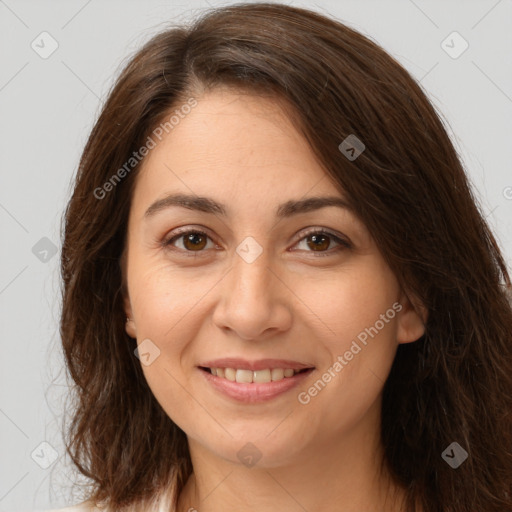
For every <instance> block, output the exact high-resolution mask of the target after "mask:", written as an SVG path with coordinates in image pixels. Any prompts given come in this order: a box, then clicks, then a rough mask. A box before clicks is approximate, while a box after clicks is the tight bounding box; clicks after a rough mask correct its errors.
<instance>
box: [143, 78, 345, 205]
mask: <svg viewBox="0 0 512 512" xmlns="http://www.w3.org/2000/svg"><path fill="white" fill-rule="evenodd" d="M196 99H197V105H196V106H195V107H194V108H192V109H190V112H189V113H188V114H186V115H183V116H182V117H181V119H180V121H179V122H178V123H177V124H176V125H174V126H173V127H172V129H168V133H165V132H164V134H163V135H162V137H161V140H160V141H157V143H156V146H155V147H154V148H153V149H152V150H151V151H150V152H149V154H148V155H147V156H146V157H145V159H144V160H143V162H142V167H141V169H140V171H139V174H138V176H137V186H136V193H135V198H134V199H136V198H137V197H141V196H143V197H144V198H146V199H147V198H152V199H153V198H155V197H158V196H161V195H162V194H163V193H164V192H170V191H179V192H184V193H187V194H191V193H192V194H196V195H204V196H206V195H212V193H213V192H218V194H216V195H217V197H219V198H220V197H221V196H224V197H226V196H229V197H230V198H231V200H232V199H233V198H234V197H244V198H249V197H257V198H258V199H259V200H260V201H265V202H266V203H269V202H272V203H275V202H279V203H282V202H283V199H285V198H288V197H293V198H294V199H298V198H300V197H302V196H305V195H306V194H307V195H325V194H329V195H331V196H332V195H338V196H340V192H339V191H338V190H339V188H338V189H337V188H336V186H335V184H334V183H333V182H332V181H331V179H330V178H329V177H328V176H327V174H326V172H325V171H324V169H323V168H322V165H321V163H320V162H319V161H318V160H317V158H316V156H315V155H314V153H313V151H312V150H311V148H310V147H309V144H308V143H307V141H306V140H305V138H304V137H303V136H302V134H301V133H300V132H299V131H298V130H297V128H296V127H295V126H294V124H293V121H292V120H291V119H290V117H289V116H288V114H287V111H286V110H284V108H283V104H282V102H280V101H278V100H277V99H273V98H269V97H261V96H256V95H250V94H247V93H242V92H237V91H234V90H232V89H224V88H221V89H214V90H213V91H210V92H208V93H206V94H204V95H203V96H201V97H198V98H196ZM176 108H179V106H178V107H175V109H176Z"/></svg>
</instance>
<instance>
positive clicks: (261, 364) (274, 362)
mask: <svg viewBox="0 0 512 512" xmlns="http://www.w3.org/2000/svg"><path fill="white" fill-rule="evenodd" d="M199 366H202V367H205V368H234V369H237V370H238V369H240V370H253V371H256V370H266V369H267V368H270V369H272V368H283V369H285V370H286V369H287V368H291V369H292V370H303V369H305V368H314V366H312V365H310V364H307V363H300V362H299V361H291V360H289V359H258V360H257V361H248V360H247V359H241V358H238V357H225V358H222V359H215V360H212V361H205V362H204V363H201V364H200V365H199Z"/></svg>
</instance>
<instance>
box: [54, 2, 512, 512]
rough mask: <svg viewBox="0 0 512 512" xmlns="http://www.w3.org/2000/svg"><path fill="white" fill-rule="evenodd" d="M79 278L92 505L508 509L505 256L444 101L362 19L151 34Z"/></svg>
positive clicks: (98, 173) (73, 331) (85, 178)
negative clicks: (444, 116)
mask: <svg viewBox="0 0 512 512" xmlns="http://www.w3.org/2000/svg"><path fill="white" fill-rule="evenodd" d="M62 276H63V281H64V289H63V312H62V320H61V335H62V342H63V347H64V352H65V357H66V363H67V366H68V368H69V372H70V375H71V377H72V379H73V381H74V383H75V384H76V388H75V393H76V397H77V401H76V407H75V408H74V409H73V410H72V411H71V413H72V419H73V422H72V424H71V427H70V430H69V432H67V448H68V453H69V454H70V456H71V457H72V460H73V461H74V463H75V464H76V466H77V467H78V468H79V470H80V471H81V472H82V473H83V474H84V475H85V476H87V477H88V478H90V479H91V482H92V486H91V488H90V489H89V490H88V491H87V500H86V502H84V503H82V505H81V507H82V508H83V509H84V510H88V509H89V508H90V507H94V506H97V507H98V508H99V509H101V508H104V507H107V508H108V510H124V509H126V510H133V511H136V510H137V511H142V510H162V511H164V510H165V511H169V510H177V511H179V512H184V511H193V510H197V511H200V512H208V511H217V510H220V509H221V508H222V510H225V511H230V510H240V509H243V510H258V511H271V510H272V511H273V510H290V511H292V510H309V511H313V510H329V511H330V510H336V511H343V512H348V511H355V510H358V511H361V510H364V511H377V510H378V511H381V512H382V511H385V512H387V511H390V512H391V511H393V512H398V511H407V512H409V511H423V512H431V511H432V512H433V511H436V512H437V511H440V510H446V511H450V512H463V511H464V512H465V511H469V510H471V511H473V510H482V511H483V510H485V511H486V512H491V511H496V512H497V511H500V512H503V511H510V510H512V501H511V482H512V478H511V477H512V452H511V449H512V440H511V432H512V429H511V422H512V417H511V412H510V411H511V398H510V397H511V396H512V371H511V369H512V364H511V347H512V339H511V331H510V326H511V321H512V309H511V304H510V300H509V298H508V295H507V289H506V288H507V287H508V288H510V279H509V275H508V272H507V268H506V265H505V262H504V259H503V257H502V255H501V253H500V250H499V248H498V246H497V243H496V241H495V239H494V237H493V235H492V233H491V232H490V230H489V228H488V226H487V224H486V223H485V221H484V219H483V217H482V215H481V212H480V211H479V209H478V207H477V205H476V202H475V199H474V197H473V195H472V192H471V190H470V187H469V185H468V181H467V178H466V176H465V173H464V170H463V168H462V165H461V163H460V161H459V159H458V157H457V154H456V151H455V149H454V148H453V146H452V144H451V142H450V139H449V137H448V135H447V133H446V131H445V129H444V127H443V124H442V122H441V121H440V119H439V117H438V116H437V114H436V113H435V111H434V109H433V107H432V106H431V104H430V103H429V101H428V99H427V98H426V96H425V94H424V93H423V92H422V90H421V89H420V87H419V86H418V84H417V83H416V82H415V81H414V80H413V79H412V78H411V77H410V75H409V74H408V73H407V72H406V71H405V70H404V69H403V68H402V67H401V66H400V65H399V64H398V63H397V62H396V61H395V60H394V59H393V58H391V57H390V56H389V55H388V54H386V53H385V52H384V51H383V50H382V49H381V48H380V47H378V46H377V45H376V44H375V43H373V42H371V41H370V40H368V39H367V38H365V37H364V36H362V35H361V34H359V33H357V32H355V31H353V30H352V29H349V28H348V27H346V26H344V25H343V24H341V23H339V22H337V21H335V20H331V19H328V18H326V17H324V16H322V15H319V14H316V13H314V12H311V11H308V10H304V9H300V8H294V7H289V6H285V5H280V4H264V3H262V4H240V5H236V6H229V7H225V8H220V9H215V10H212V11H211V12H209V13H208V14H207V15H205V16H203V17H202V18H200V19H198V20H197V22H195V24H194V25H193V26H191V27H179V28H174V29H171V30H168V31H166V32H163V33H161V34H159V35H157V36H156V37H154V38H153V39H152V40H151V41H150V42H149V43H147V44H146V45H145V47H144V48H142V50H140V52H139V53H138V54H137V55H136V56H135V57H134V58H133V59H132V60H131V62H130V63H129V64H128V66H127V67H126V69H125V70H124V71H123V73H122V75H121V76H120V78H119V79H118V81H117V83H116V85H115V87H114V89H113V90H112V92H111V94H110V96H109V98H108V100H107V102H106V104H105V106H104V108H103V111H102V113H101V115H100V117H99V119H98V121H97V123H96V125H95V127H94V129H93V131H92V133H91V136H90V138H89V140H88V142H87V145H86V147H85V150H84V153H83V156H82V159H81V162H80V168H79V171H78V174H77V178H76V185H75V189H74V192H73V196H72V198H71V200H70V202H69V205H68V208H67V211H66V216H65V233H64V244H63V252H62ZM76 508H77V507H73V510H75V509H76Z"/></svg>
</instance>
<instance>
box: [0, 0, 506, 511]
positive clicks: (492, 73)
mask: <svg viewBox="0 0 512 512" xmlns="http://www.w3.org/2000/svg"><path fill="white" fill-rule="evenodd" d="M230 3H233V2H223V3H220V2H213V1H212V3H208V2H205V1H190V2H188V3H182V4H177V3H174V2H163V1H137V2H136V1H100V0H89V1H87V0H80V1H75V0H73V1H70V0H67V1H52V2H50V1H41V0H39V1H21V0H0V51H1V53H0V58H1V66H0V112H1V117H0V130H1V132H0V144H1V146H0V147H1V151H0V159H1V160H0V162H1V163H0V173H1V178H0V179H1V181H0V228H1V235H2V250H1V253H0V258H1V261H0V315H1V316H0V329H1V330H0V343H1V354H2V357H1V359H0V368H1V370H0V432H1V437H0V454H1V455H0V511H7V510H10V511H25V510H32V509H44V508H53V507H60V506H65V505H68V504H72V503H76V502H78V501H80V498H79V497H77V496H76V495H75V496H72V494H71V491H70V485H71V482H72V480H73V478H74V473H73V471H72V468H71V467H70V465H69V460H68V457H67V456H65V455H64V450H63V445H62V440H61V436H60V424H61V417H62V407H63V403H64V399H65V396H66V395H65V394H66V380H65V378H64V372H63V362H62V357H61V354H60V351H59V334H58V317H59V307H60V302H59V286H60V285H59V280H58V260H59V252H58V251H59V250H60V235H59V231H60V219H61V215H62V212H63V209H64V206H65V203H66V199H67V198H68V195H69V191H70V188H69V187H70V182H71V179H72V176H73V174H74V172H75V170H76V167H77V163H78V159H79V155H80V153H81V150H82V148H83V145H84V144H85V141H86V138H87V136H88V133H89V131H90V129H91V128H92V126H93V123H94V120H95V118H96V116H97V115H98V113H99V111H100V107H101V105H102V102H103V100H104V98H105V95H106V93H107V91H108V89H109V87H110V85H111V84H112V81H113V79H114V78H115V76H116V75H117V73H118V72H119V71H120V69H121V66H122V64H123V63H124V62H125V61H126V59H127V58H129V56H130V55H132V54H133V52H134V51H135V50H136V49H137V48H139V47H140V46H141V44H142V43H143V42H145V41H146V40H147V39H149V38H150V37H151V36H152V35H153V34H155V33H157V32H158V31H160V30H162V29H164V28H165V26H166V24H167V23H168V22H169V21H186V20H187V19H189V18H190V17H191V16H193V15H194V14H197V13H198V12H200V11H201V10H203V9H206V8H208V6H209V5H226V4H230ZM288 3H290V4H292V5H297V6H304V7H310V8H314V9H316V10H319V11H320V12H324V13H326V14H331V15H334V16H336V17H337V18H338V19H340V20H342V21H344V22H345V23H347V24H348V25H349V26H351V27H353V28H355V29H358V30H360V31H361V32H362V33H364V34H366V35H368V36H370V37H371V38H372V39H373V40H375V41H376V42H378V43H379V44H381V45H382V46H383V47H384V48H385V49H386V50H387V51H388V52H390V53H391V54H392V55H394V56H395V57H396V58H397V59H398V60H399V62H401V63H402V64H403V65H404V66H405V67H406V68H407V69H408V70H409V71H410V72H411V73H412V74H413V76H415V77H416V78H417V79H418V80H419V81H420V82H421V84H422V86H423V87H424V89H425V90H426V91H427V93H428V95H429V97H430V98H431V101H432V102H433V103H434V105H435V106H436V107H437V109H438V110H439V111H440V112H441V113H442V116H443V118H444V121H445V123H446V126H447V128H448V131H449V133H450V135H451V136H452V138H453V140H454V143H455V145H456V147H457V149H458V151H459V153H460V155H461V158H462V159H463V161H464V164H465V166H466V169H467V172H468V173H469V175H470V178H471V181H472V183H473V185H474V188H475V190H476V192H477V196H478V198H479V201H480V202H481V206H482V209H483V211H484V212H485V215H486V217H487V219H488V221H489V222H490V224H491V226H492V227H493V228H494V230H495V233H496V235H497V237H498V240H499V243H500V244H501V246H502V248H503V250H504V252H505V255H506V257H507V260H508V261H509V262H510V257H511V255H512V224H511V219H512V173H511V171H510V162H511V161H512V144H511V140H510V134H511V133H512V116H511V114H512V67H511V65H510V57H509V56H510V49H511V48H512V30H511V28H512V27H511V24H512V23H511V21H512V1H511V0H500V1H496V0H479V1H467V0H466V1H464V2H462V1H459V2H457V1H453V0H452V1H446V0H442V1H441V0H436V1H426V0H414V1H413V0H395V1H361V0H359V1H349V0H341V1H338V2H336V1H327V0H325V1H319V2H315V3H313V2H288ZM44 31H46V32H48V33H49V34H51V37H52V38H53V39H54V40H55V41H56V42H57V43H58V48H57V50H56V51H55V52H54V53H53V54H52V55H50V56H49V57H48V58H46V59H43V58H42V57H41V56H40V54H39V53H36V51H35V50H34V49H33V48H32V47H31V44H32V42H33V41H34V45H37V46H38V51H39V52H42V51H43V50H44V51H48V50H49V49H51V44H52V42H51V40H50V39H49V36H40V34H41V32H44ZM453 31H457V32H458V33H459V34H460V35H461V36H462V38H464V40H466V41H467V43H468V44H469V47H468V49H467V50H466V51H465V52H463V53H462V54H461V55H460V56H457V58H453V57H454V56H456V54H458V53H459V52H460V50H461V49H463V46H462V45H463V44H464V43H463V41H462V40H461V39H457V36H450V37H449V38H448V39H447V40H446V42H445V43H444V44H442V42H443V41H444V40H445V39H446V38H447V37H448V36H449V35H450V34H451V33H452V32H453ZM41 40H43V41H41ZM447 51H448V52H449V53H451V54H452V56H450V55H449V53H447ZM41 239H43V240H41ZM54 252H55V254H54ZM43 442H46V443H49V444H43V445H41V443H43ZM54 454H56V459H55V460H54V457H53V455H54ZM50 463H51V465H49V467H48V468H46V469H45V468H44V467H41V465H42V466H45V465H47V464H50Z"/></svg>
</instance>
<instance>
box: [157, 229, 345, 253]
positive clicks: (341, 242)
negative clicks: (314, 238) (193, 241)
mask: <svg viewBox="0 0 512 512" xmlns="http://www.w3.org/2000/svg"><path fill="white" fill-rule="evenodd" d="M305 229H306V231H301V232H300V233H299V234H298V235H297V240H296V241H295V243H294V244H293V246H295V245H297V244H298V243H299V242H301V241H302V240H304V238H306V237H308V236H309V235H313V234H315V235H327V236H329V237H330V238H332V239H334V241H335V242H336V243H337V244H338V246H337V247H335V248H333V249H328V250H327V251H319V252H315V251H305V252H311V253H312V254H313V255H315V254H316V255H317V256H328V255H331V254H333V253H335V252H336V251H337V250H339V249H340V248H345V249H351V248H352V247H353V246H352V243H351V242H350V241H349V240H348V239H347V238H346V237H345V236H344V235H341V234H337V233H335V232H334V231H331V230H330V229H328V228H324V227H320V226H313V227H309V228H305ZM189 233H196V234H200V235H203V236H206V237H207V238H209V239H210V240H211V241H212V242H213V243H214V244H215V245H218V244H217V243H216V242H215V239H214V237H213V236H211V235H210V234H209V230H208V229H206V228H204V227H197V228H196V227H194V226H193V225H191V226H183V227H180V228H176V229H175V230H174V231H173V233H172V235H171V236H170V237H166V238H164V240H163V241H162V245H163V246H164V248H169V247H173V244H172V243H173V242H174V241H176V240H178V239H179V238H180V237H182V236H184V235H187V234H189ZM174 249H175V250H177V251H178V252H181V253H188V254H190V255H198V254H201V253H205V252H206V251H205V250H201V251H184V250H182V249H178V248H175V247H173V250H174ZM295 251H297V249H293V250H292V252H295Z"/></svg>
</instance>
